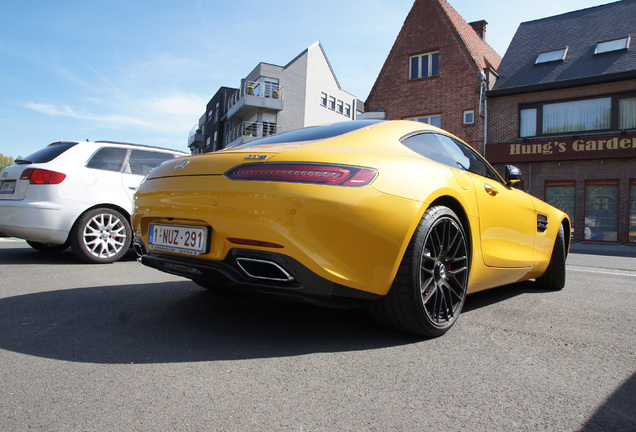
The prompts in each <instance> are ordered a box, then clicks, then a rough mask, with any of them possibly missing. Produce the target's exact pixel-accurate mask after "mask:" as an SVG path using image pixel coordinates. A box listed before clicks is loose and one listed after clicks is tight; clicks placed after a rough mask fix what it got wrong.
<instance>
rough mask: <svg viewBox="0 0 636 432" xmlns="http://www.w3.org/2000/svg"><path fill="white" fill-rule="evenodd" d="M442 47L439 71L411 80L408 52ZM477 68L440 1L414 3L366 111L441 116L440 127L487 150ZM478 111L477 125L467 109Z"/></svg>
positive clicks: (394, 115) (392, 115)
mask: <svg viewBox="0 0 636 432" xmlns="http://www.w3.org/2000/svg"><path fill="white" fill-rule="evenodd" d="M431 51H439V75H438V76H435V77H429V78H421V79H417V80H410V79H409V61H410V56H412V55H417V54H424V53H427V52H431ZM476 71H477V67H476V65H475V64H474V62H473V60H472V59H471V58H470V56H469V55H468V53H467V50H466V48H465V47H464V45H463V44H462V43H461V42H460V38H459V37H458V36H457V35H456V33H455V31H454V29H453V27H452V25H451V24H450V23H449V22H448V20H447V18H446V16H445V15H444V13H443V12H442V10H441V8H440V6H439V4H438V3H437V2H436V1H432V0H425V1H420V2H416V3H415V4H414V6H413V10H412V11H411V14H410V15H409V18H408V19H407V21H406V22H405V23H404V26H403V27H402V30H401V32H400V34H399V36H398V38H397V39H396V41H395V44H394V45H393V48H392V50H391V52H390V53H389V56H388V57H387V59H386V62H385V65H384V67H383V69H382V71H381V73H380V75H379V77H378V79H377V81H376V83H375V86H374V87H373V89H372V91H371V94H370V95H369V98H368V99H367V101H366V109H367V111H376V110H384V111H385V112H386V118H387V119H391V120H394V119H403V118H407V117H415V116H427V115H441V116H442V128H443V129H446V130H447V131H449V132H451V133H453V134H455V135H457V136H458V137H460V138H462V139H463V140H465V141H466V142H468V143H469V144H471V145H472V146H473V147H474V148H475V149H477V150H478V151H479V152H480V153H482V154H483V138H484V137H483V135H484V130H483V119H481V118H479V81H478V80H477V78H476V76H475V72H476ZM466 110H474V111H475V124H473V125H464V124H463V112H464V111H466Z"/></svg>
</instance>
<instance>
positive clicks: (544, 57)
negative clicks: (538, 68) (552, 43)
mask: <svg viewBox="0 0 636 432" xmlns="http://www.w3.org/2000/svg"><path fill="white" fill-rule="evenodd" d="M567 54H568V47H565V48H560V49H557V50H552V51H543V52H540V53H539V55H537V59H536V60H535V62H534V64H541V63H550V62H554V61H561V60H565V56H566V55H567Z"/></svg>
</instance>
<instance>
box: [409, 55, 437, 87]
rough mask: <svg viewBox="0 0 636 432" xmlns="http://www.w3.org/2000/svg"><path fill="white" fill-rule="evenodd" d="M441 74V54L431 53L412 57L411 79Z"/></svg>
mask: <svg viewBox="0 0 636 432" xmlns="http://www.w3.org/2000/svg"><path fill="white" fill-rule="evenodd" d="M438 74H439V53H438V52H430V53H426V54H420V55H416V56H413V57H411V63H410V71H409V77H410V79H412V80H414V79H418V78H426V77H430V76H437V75H438Z"/></svg>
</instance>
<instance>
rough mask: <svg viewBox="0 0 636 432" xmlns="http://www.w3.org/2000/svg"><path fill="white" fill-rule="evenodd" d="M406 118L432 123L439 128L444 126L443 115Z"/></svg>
mask: <svg viewBox="0 0 636 432" xmlns="http://www.w3.org/2000/svg"><path fill="white" fill-rule="evenodd" d="M406 120H415V121H418V122H422V123H426V124H430V125H433V126H437V127H438V128H441V127H442V116H441V115H432V116H422V117H410V118H407V119H406Z"/></svg>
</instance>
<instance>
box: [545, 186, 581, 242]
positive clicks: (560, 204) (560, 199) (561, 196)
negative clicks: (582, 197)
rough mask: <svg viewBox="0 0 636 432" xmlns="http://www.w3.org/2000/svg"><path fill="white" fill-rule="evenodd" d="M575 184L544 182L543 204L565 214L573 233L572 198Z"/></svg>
mask: <svg viewBox="0 0 636 432" xmlns="http://www.w3.org/2000/svg"><path fill="white" fill-rule="evenodd" d="M575 193H576V182H574V181H546V183H545V202H547V203H548V204H550V205H552V206H554V207H556V208H558V209H559V210H561V211H562V212H564V213H566V214H567V215H568V217H569V218H570V223H571V224H572V233H574V221H575V219H574V197H575Z"/></svg>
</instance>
